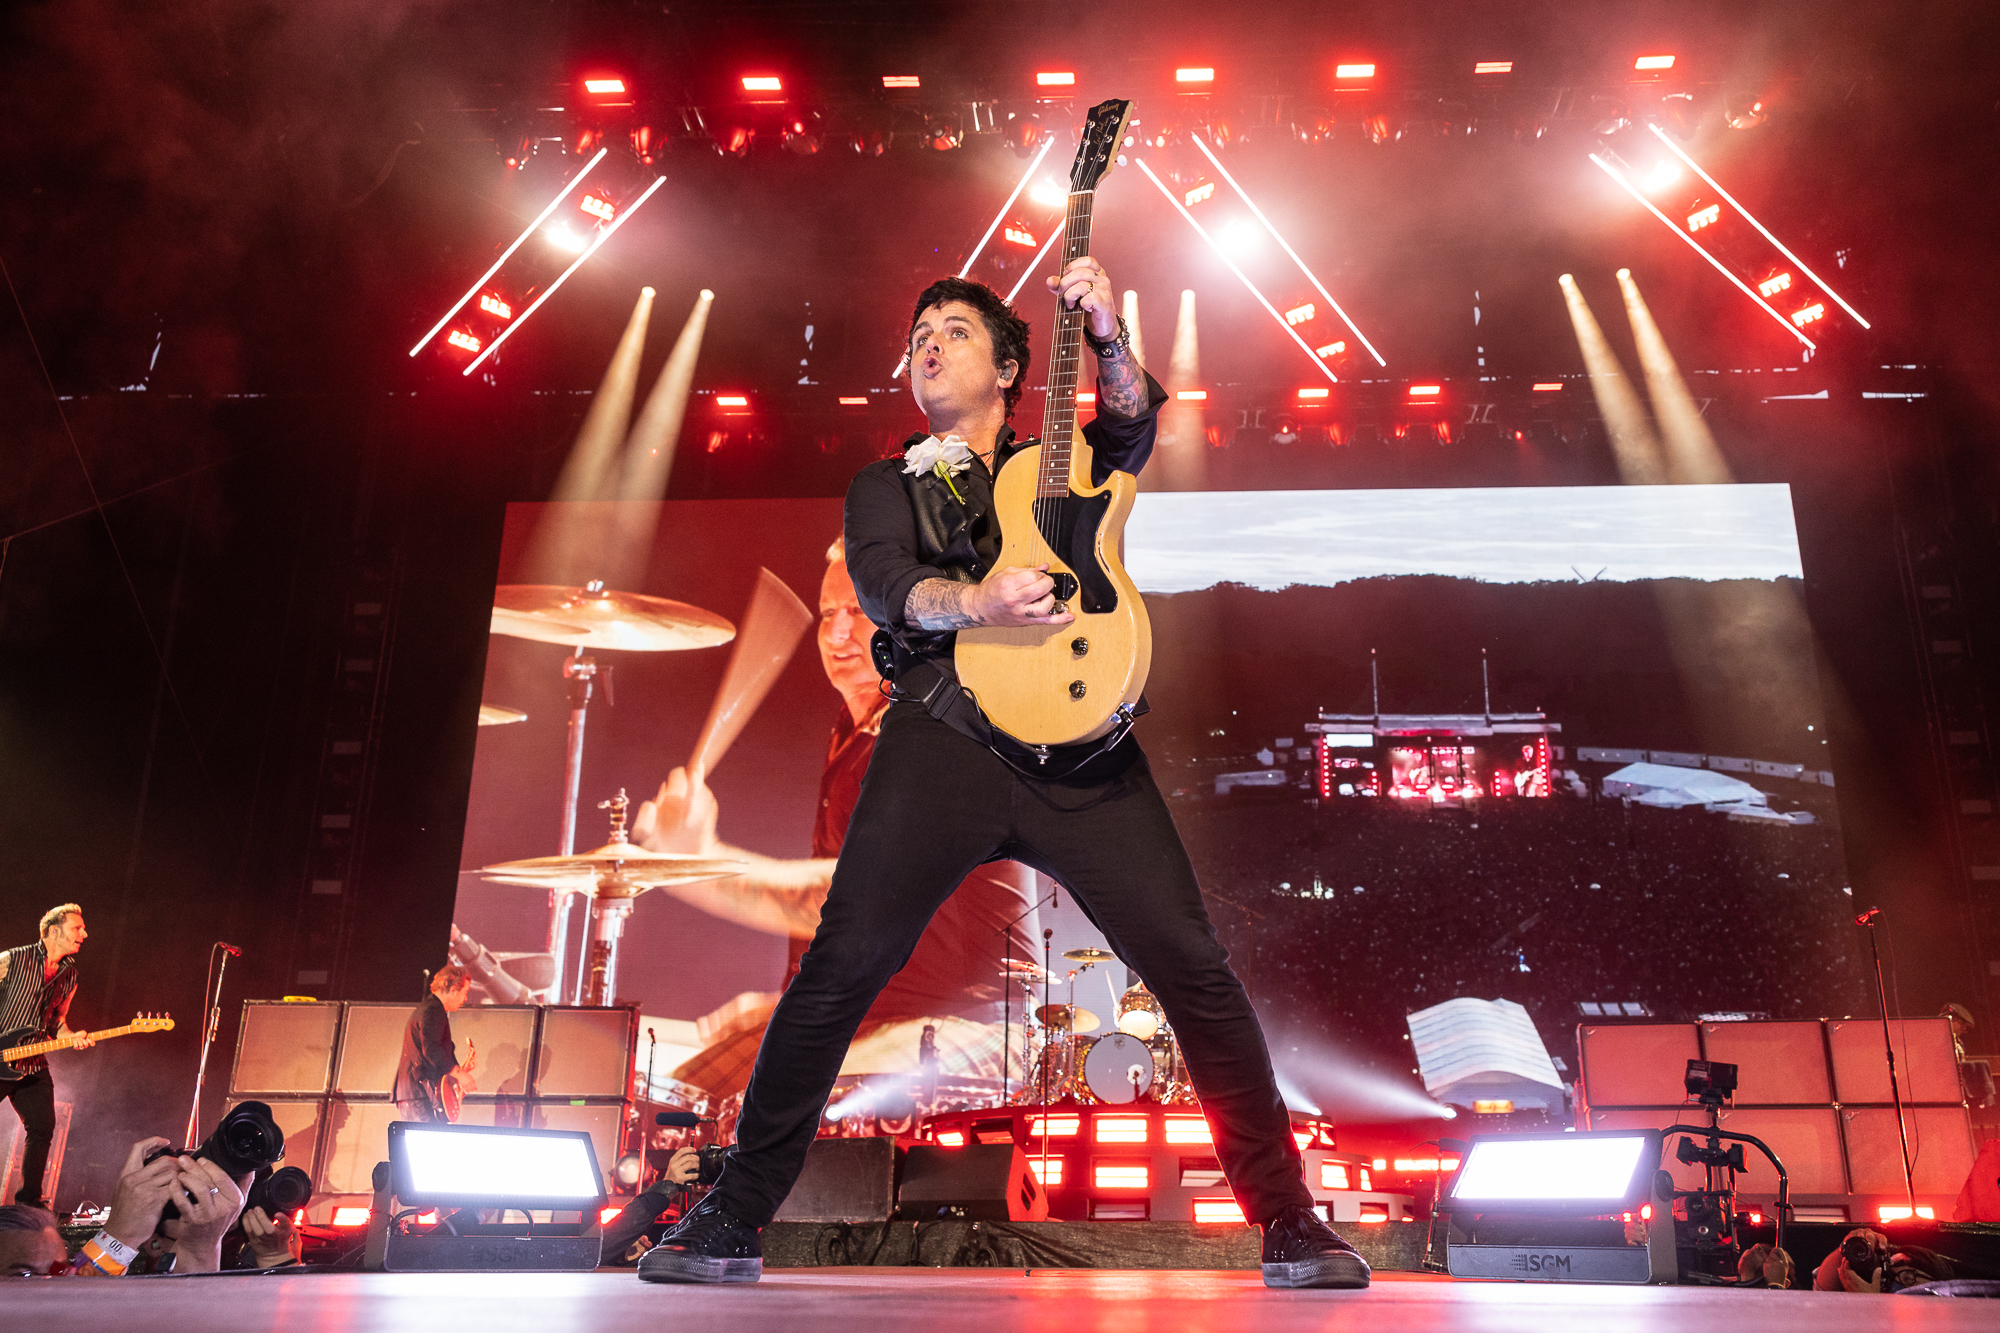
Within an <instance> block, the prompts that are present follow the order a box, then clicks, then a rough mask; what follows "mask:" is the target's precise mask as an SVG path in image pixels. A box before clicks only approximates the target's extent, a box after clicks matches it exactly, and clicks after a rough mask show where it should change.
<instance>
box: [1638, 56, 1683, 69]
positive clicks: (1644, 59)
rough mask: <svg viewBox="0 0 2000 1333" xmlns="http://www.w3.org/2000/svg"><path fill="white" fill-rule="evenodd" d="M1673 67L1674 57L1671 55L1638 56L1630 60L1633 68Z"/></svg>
mask: <svg viewBox="0 0 2000 1333" xmlns="http://www.w3.org/2000/svg"><path fill="white" fill-rule="evenodd" d="M1673 67H1674V58H1673V57H1672V56H1640V57H1639V58H1638V59H1637V60H1635V61H1633V62H1632V68H1633V69H1672V68H1673Z"/></svg>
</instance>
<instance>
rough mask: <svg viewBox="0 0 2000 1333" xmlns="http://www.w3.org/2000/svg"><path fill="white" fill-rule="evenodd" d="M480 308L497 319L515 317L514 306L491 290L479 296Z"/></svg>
mask: <svg viewBox="0 0 2000 1333" xmlns="http://www.w3.org/2000/svg"><path fill="white" fill-rule="evenodd" d="M479 308H480V309H481V310H484V311H485V312H486V313H487V314H489V315H491V316H493V317H494V318H495V319H512V318H514V307H513V306H511V305H508V304H507V303H506V302H505V301H503V300H501V299H500V298H499V297H497V296H494V295H493V294H492V293H490V292H489V293H487V294H486V295H484V296H482V297H480V298H479Z"/></svg>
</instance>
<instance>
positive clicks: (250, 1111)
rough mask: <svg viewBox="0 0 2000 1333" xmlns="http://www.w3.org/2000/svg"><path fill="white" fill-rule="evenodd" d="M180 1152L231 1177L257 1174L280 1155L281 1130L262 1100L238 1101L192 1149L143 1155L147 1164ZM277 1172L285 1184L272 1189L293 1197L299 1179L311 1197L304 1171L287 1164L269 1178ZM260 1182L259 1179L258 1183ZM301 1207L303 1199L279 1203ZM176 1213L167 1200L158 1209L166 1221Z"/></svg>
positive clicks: (159, 1150)
mask: <svg viewBox="0 0 2000 1333" xmlns="http://www.w3.org/2000/svg"><path fill="white" fill-rule="evenodd" d="M183 1155H185V1156H188V1157H198V1158H205V1159H207V1160H208V1161H211V1162H214V1163H215V1164H216V1165H217V1166H219V1167H221V1168H222V1169H223V1171H224V1172H225V1173H227V1174H228V1175H229V1177H230V1178H231V1179H234V1178H236V1177H238V1176H254V1175H259V1174H262V1173H264V1172H267V1171H269V1170H270V1168H271V1167H272V1166H274V1165H276V1164H277V1163H278V1162H279V1161H281V1160H282V1159H283V1158H284V1155H285V1132H284V1131H283V1130H281V1129H279V1128H278V1122H277V1121H276V1120H274V1119H273V1118H272V1117H271V1108H270V1107H269V1106H266V1105H265V1104H264V1103H263V1102H241V1103H239V1104H238V1105H236V1106H235V1107H233V1108H231V1110H230V1112H229V1114H228V1115H225V1116H223V1117H222V1123H221V1124H219V1125H217V1126H216V1127H215V1131H214V1132H213V1133H211V1134H210V1135H209V1136H208V1137H207V1138H205V1139H203V1140H202V1141H201V1144H200V1146H198V1147H196V1148H193V1149H187V1148H170V1147H161V1148H155V1149H153V1150H152V1151H151V1152H149V1153H147V1154H146V1157H145V1162H146V1163H147V1164H151V1163H153V1162H156V1161H158V1160H159V1159H160V1158H162V1157H180V1156H183ZM294 1171H296V1172H298V1174H297V1176H296V1177H294V1176H292V1175H291V1174H290V1173H291V1172H294ZM281 1175H282V1176H284V1177H285V1183H284V1184H283V1185H281V1186H274V1188H275V1189H278V1190H281V1191H283V1192H284V1197H286V1198H290V1197H293V1193H294V1192H295V1191H296V1189H297V1187H298V1185H299V1184H300V1183H301V1182H302V1183H303V1184H304V1185H305V1194H306V1196H307V1197H310V1196H311V1194H312V1181H311V1180H310V1179H308V1178H307V1177H306V1173H305V1172H303V1171H299V1170H298V1168H297V1167H288V1168H286V1170H285V1171H283V1172H276V1173H273V1174H272V1175H271V1176H270V1177H269V1178H270V1179H271V1180H272V1181H276V1180H277V1179H278V1177H279V1176H281ZM261 1183H263V1182H259V1184H261ZM251 1193H252V1195H253V1196H254V1195H255V1194H256V1187H255V1186H253V1187H252V1189H251ZM274 1197H275V1196H274ZM244 1206H245V1207H248V1206H249V1200H246V1201H245V1205H244ZM303 1206H304V1200H303V1199H301V1200H300V1201H299V1202H298V1203H295V1204H291V1205H282V1204H281V1205H280V1207H286V1208H287V1209H288V1210H289V1208H299V1207H303ZM265 1211H266V1212H269V1211H270V1209H269V1208H268V1207H266V1208H265ZM180 1215H181V1212H180V1209H178V1208H176V1207H175V1206H174V1205H173V1204H172V1203H169V1204H167V1206H166V1207H165V1208H164V1209H162V1210H161V1212H160V1219H161V1220H162V1221H170V1220H173V1219H175V1218H178V1217H179V1216H180Z"/></svg>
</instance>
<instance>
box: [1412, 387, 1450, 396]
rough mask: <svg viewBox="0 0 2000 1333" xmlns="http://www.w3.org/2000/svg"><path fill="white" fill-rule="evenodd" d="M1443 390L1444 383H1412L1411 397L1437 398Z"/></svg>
mask: <svg viewBox="0 0 2000 1333" xmlns="http://www.w3.org/2000/svg"><path fill="white" fill-rule="evenodd" d="M1443 392H1444V386H1443V385H1442V384H1412V385H1411V386H1410V397H1412V398H1435V397H1437V396H1438V395H1439V394H1441V393H1443Z"/></svg>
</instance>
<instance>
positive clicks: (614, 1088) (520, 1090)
mask: <svg viewBox="0 0 2000 1333" xmlns="http://www.w3.org/2000/svg"><path fill="white" fill-rule="evenodd" d="M415 1011H416V1006H415V1005H414V1004H379V1003H372V1002H363V1001H358V1000H357V1001H333V1002H328V1003H294V1002H289V1001H279V1000H249V1001H246V1002H245V1003H244V1005H243V1022H242V1025H241V1027H240V1028H239V1030H238V1037H237V1043H236V1059H235V1063H234V1065H233V1066H232V1068H231V1071H230V1080H229V1105H231V1106H234V1105H236V1104H237V1103H238V1102H244V1101H253V1100H254V1101H262V1102H268V1103H270V1106H271V1110H272V1113H273V1115H274V1116H275V1117H276V1118H277V1121H278V1125H279V1128H281V1129H283V1130H284V1132H285V1164H286V1165H288V1166H296V1167H300V1168H302V1169H303V1170H305V1171H306V1172H308V1173H309V1174H310V1175H311V1176H312V1178H313V1202H312V1204H311V1205H310V1207H309V1208H308V1209H307V1217H308V1220H310V1221H313V1222H317V1223H322V1224H325V1223H328V1222H330V1221H331V1220H332V1218H333V1214H334V1211H335V1210H336V1209H337V1208H339V1207H341V1206H343V1205H344V1206H349V1207H361V1208H365V1207H367V1206H368V1201H369V1197H370V1195H371V1193H372V1191H371V1186H370V1177H371V1174H372V1173H373V1171H374V1169H375V1164H376V1163H377V1162H380V1161H384V1160H386V1159H387V1157H388V1155H389V1149H388V1143H389V1123H390V1122H391V1121H393V1120H395V1119H396V1118H397V1113H396V1104H395V1102H394V1101H393V1100H391V1092H392V1090H393V1088H394V1084H395V1078H396V1065H397V1062H398V1061H399V1060H400V1059H401V1057H402V1050H403V1029H404V1028H405V1027H406V1026H408V1024H409V1021H410V1015H411V1014H412V1013H414V1012H415ZM451 1030H452V1039H453V1041H454V1042H455V1043H456V1044H457V1046H458V1056H459V1059H460V1060H464V1059H466V1058H467V1057H468V1056H469V1055H470V1054H471V1052H472V1051H473V1050H475V1049H476V1050H477V1051H478V1053H479V1068H478V1072H477V1074H476V1075H475V1079H476V1082H477V1084H478V1089H477V1091H474V1092H469V1093H468V1094H467V1096H466V1099H465V1107H464V1110H463V1112H462V1113H461V1114H460V1116H459V1123H460V1124H462V1125H509V1126H518V1127H521V1128H526V1129H569V1130H576V1129H581V1130H585V1131H587V1132H588V1133H589V1134H590V1137H591V1142H592V1145H593V1146H594V1147H595V1149H596V1151H597V1161H598V1165H599V1166H600V1167H601V1168H602V1169H603V1170H604V1171H605V1172H606V1174H607V1178H608V1177H609V1173H610V1172H611V1170H612V1168H613V1166H614V1165H615V1164H616V1163H617V1161H618V1155H619V1144H620V1136H621V1131H622V1130H623V1127H624V1125H625V1123H626V1116H627V1112H628V1109H629V1106H630V1103H629V1101H628V1096H629V1093H630V1090H631V1070H632V1055H633V1051H634V1049H635V1048H636V1045H637V1041H638V1016H637V1013H636V1011H634V1010H632V1009H629V1008H605V1009H595V1008H592V1009H585V1008H551V1007H546V1006H541V1005H495V1006H481V1007H479V1008H465V1009H461V1010H459V1011H458V1012H457V1013H456V1014H453V1015H452V1018H451Z"/></svg>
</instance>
